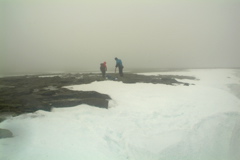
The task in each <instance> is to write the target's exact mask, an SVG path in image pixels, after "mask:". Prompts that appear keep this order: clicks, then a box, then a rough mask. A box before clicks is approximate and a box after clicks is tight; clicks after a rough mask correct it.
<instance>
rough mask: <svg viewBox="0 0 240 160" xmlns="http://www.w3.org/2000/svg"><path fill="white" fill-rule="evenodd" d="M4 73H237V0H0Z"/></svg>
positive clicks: (239, 21)
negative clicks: (118, 69) (118, 66)
mask: <svg viewBox="0 0 240 160" xmlns="http://www.w3.org/2000/svg"><path fill="white" fill-rule="evenodd" d="M0 28H1V29H0V37H1V39H0V41H1V46H0V48H1V49H0V58H1V60H0V73H1V74H6V73H14V72H28V73H30V72H39V71H41V72H49V71H83V70H97V71H98V70H99V64H100V63H101V62H104V61H106V62H107V65H108V68H109V70H113V69H114V66H115V61H114V58H115V57H118V58H120V59H122V61H123V65H124V67H125V70H130V69H131V68H216V67H217V68H218V67H221V68H231V67H240V63H239V60H240V29H239V28H240V1H238V0H235V1H234V0H226V1H224V0H219V1H214V0H210V1H207V0H203V1H200V0H199V1H198V0H193V1H184V0H180V1H179V0H170V1H167V0H138V1H136V0H130V1H127V0H112V1H107V0H101V1H94V0H79V1H77V0H59V1H57V0H51V1H46V0H41V1H40V0H35V1H30V0H0Z"/></svg>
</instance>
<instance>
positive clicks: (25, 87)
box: [0, 73, 195, 115]
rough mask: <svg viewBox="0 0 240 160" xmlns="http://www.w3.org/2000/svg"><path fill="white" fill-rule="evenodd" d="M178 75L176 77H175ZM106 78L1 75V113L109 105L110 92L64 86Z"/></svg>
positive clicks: (131, 79) (149, 79)
mask: <svg viewBox="0 0 240 160" xmlns="http://www.w3.org/2000/svg"><path fill="white" fill-rule="evenodd" d="M107 75H108V80H116V78H117V80H118V81H122V82H123V83H136V82H141V83H155V84H156V83H162V84H167V85H178V84H182V85H185V86H188V85H190V84H188V83H182V82H179V81H177V80H176V79H195V78H194V77H186V76H163V75H159V76H143V75H136V74H125V75H124V77H123V78H122V77H118V76H117V75H116V74H107ZM175 78H176V79H175ZM103 80H106V79H104V78H102V77H101V76H100V74H91V73H89V74H58V75H31V76H15V77H5V78H0V114H1V113H5V112H8V113H14V114H16V115H19V114H22V113H29V112H35V111H37V110H45V111H50V110H51V108H52V107H70V106H75V105H79V104H88V105H91V106H96V107H101V108H106V109H107V108H108V101H109V100H110V99H111V97H110V96H109V95H106V94H101V93H98V92H95V91H72V90H68V89H66V88H63V86H68V85H76V84H87V83H91V82H94V81H103Z"/></svg>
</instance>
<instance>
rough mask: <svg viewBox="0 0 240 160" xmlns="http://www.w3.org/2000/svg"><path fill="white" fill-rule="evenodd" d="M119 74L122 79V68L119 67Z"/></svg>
mask: <svg viewBox="0 0 240 160" xmlns="http://www.w3.org/2000/svg"><path fill="white" fill-rule="evenodd" d="M119 74H120V76H121V77H123V67H119Z"/></svg>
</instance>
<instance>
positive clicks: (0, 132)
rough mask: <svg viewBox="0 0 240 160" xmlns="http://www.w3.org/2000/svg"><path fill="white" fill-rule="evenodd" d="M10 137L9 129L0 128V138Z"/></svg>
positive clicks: (11, 135)
mask: <svg viewBox="0 0 240 160" xmlns="http://www.w3.org/2000/svg"><path fill="white" fill-rule="evenodd" d="M11 137H13V134H12V132H11V131H9V130H7V129H1V128H0V139H1V138H11Z"/></svg>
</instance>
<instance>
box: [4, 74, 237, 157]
mask: <svg viewBox="0 0 240 160" xmlns="http://www.w3.org/2000/svg"><path fill="white" fill-rule="evenodd" d="M139 74H140V73H139ZM141 74H145V75H149V74H151V75H158V74H164V75H167V74H169V75H185V76H195V77H196V78H197V79H198V80H187V79H181V80H179V81H182V82H188V83H191V84H195V85H190V86H184V85H177V86H170V85H164V84H147V83H137V84H124V83H122V82H116V81H102V82H93V83H91V84H85V85H77V86H66V88H69V89H72V90H84V91H89V90H94V91H98V92H100V93H105V94H108V95H110V96H111V98H112V100H111V101H110V102H109V105H110V108H109V109H101V108H96V107H91V106H88V105H80V106H75V107H71V108H58V109H57V108H54V109H53V110H52V112H45V111H37V112H35V113H31V114H24V115H21V116H18V117H10V118H9V119H8V120H6V121H4V122H2V123H0V128H5V129H9V130H11V131H12V132H13V134H14V138H7V139H0V159H2V160H32V159H35V160H43V159H44V160H53V159H58V160H66V159H69V160H127V159H128V160H239V159H240V97H239V93H240V90H237V89H236V88H239V87H240V70H237V69H235V70H234V69H212V70H207V69H205V70H204V69H203V70H186V71H184V72H183V71H181V72H158V73H141Z"/></svg>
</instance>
